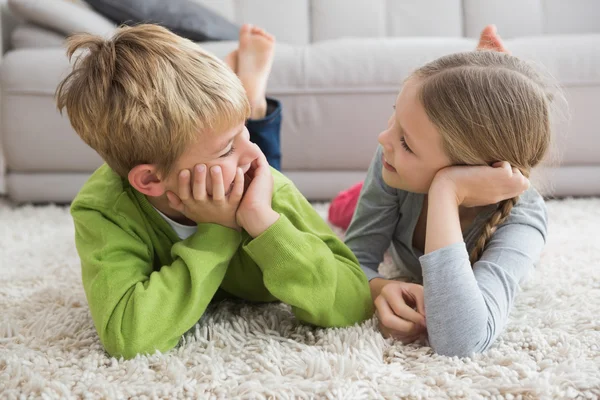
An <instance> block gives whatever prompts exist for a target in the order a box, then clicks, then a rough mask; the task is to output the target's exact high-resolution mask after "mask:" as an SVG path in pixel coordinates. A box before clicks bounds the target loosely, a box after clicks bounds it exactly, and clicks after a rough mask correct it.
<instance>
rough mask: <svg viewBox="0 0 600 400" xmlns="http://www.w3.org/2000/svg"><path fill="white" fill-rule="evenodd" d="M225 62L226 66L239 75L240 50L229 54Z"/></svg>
mask: <svg viewBox="0 0 600 400" xmlns="http://www.w3.org/2000/svg"><path fill="white" fill-rule="evenodd" d="M224 61H225V64H227V65H228V66H229V68H231V70H232V71H233V72H235V73H236V74H237V73H238V68H237V64H238V49H235V50H234V51H232V52H231V53H229V54H227V56H226V57H225V60H224Z"/></svg>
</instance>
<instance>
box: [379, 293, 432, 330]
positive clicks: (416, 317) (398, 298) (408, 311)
mask: <svg viewBox="0 0 600 400" xmlns="http://www.w3.org/2000/svg"><path fill="white" fill-rule="evenodd" d="M382 295H383V296H384V297H385V299H386V300H387V304H388V305H389V306H390V307H391V309H392V311H393V312H394V314H396V315H397V316H398V317H400V318H402V319H404V320H406V321H410V322H412V323H413V324H416V325H421V326H423V327H424V326H425V318H424V317H423V315H421V314H419V313H418V312H417V311H415V310H414V309H413V308H412V307H410V306H408V305H407V304H406V302H405V301H404V298H403V296H402V291H401V290H390V291H386V292H384V293H382Z"/></svg>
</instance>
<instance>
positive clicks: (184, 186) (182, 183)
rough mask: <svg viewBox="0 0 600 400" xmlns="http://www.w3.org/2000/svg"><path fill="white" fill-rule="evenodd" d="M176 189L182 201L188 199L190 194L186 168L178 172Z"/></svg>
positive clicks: (188, 173)
mask: <svg viewBox="0 0 600 400" xmlns="http://www.w3.org/2000/svg"><path fill="white" fill-rule="evenodd" d="M177 182H178V190H179V193H178V195H179V198H180V199H181V201H182V202H184V203H185V202H186V201H189V200H190V197H191V194H190V171H189V170H187V169H184V170H182V171H181V172H179V177H178V180H177Z"/></svg>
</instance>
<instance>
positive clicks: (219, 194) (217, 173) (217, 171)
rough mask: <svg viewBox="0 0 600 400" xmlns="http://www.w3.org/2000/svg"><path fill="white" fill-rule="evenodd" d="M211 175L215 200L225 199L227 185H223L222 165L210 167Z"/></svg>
mask: <svg viewBox="0 0 600 400" xmlns="http://www.w3.org/2000/svg"><path fill="white" fill-rule="evenodd" d="M210 177H211V179H212V186H213V200H216V201H221V200H224V199H225V187H224V186H223V174H222V173H221V167H220V166H219V165H216V166H214V167H212V168H211V169H210Z"/></svg>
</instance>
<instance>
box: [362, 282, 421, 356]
mask: <svg viewBox="0 0 600 400" xmlns="http://www.w3.org/2000/svg"><path fill="white" fill-rule="evenodd" d="M369 285H370V286H371V295H372V296H373V298H374V299H375V314H376V315H377V318H378V319H379V329H380V330H381V332H382V333H383V335H384V336H385V337H392V338H394V339H396V340H400V341H402V343H404V344H408V343H412V342H414V341H415V340H417V339H418V338H419V336H420V335H421V334H423V333H425V332H426V329H427V328H426V324H425V305H424V302H423V286H421V285H417V284H414V283H406V282H399V281H392V280H386V279H381V278H375V279H372V280H371V282H370V283H369ZM415 309H416V310H415Z"/></svg>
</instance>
